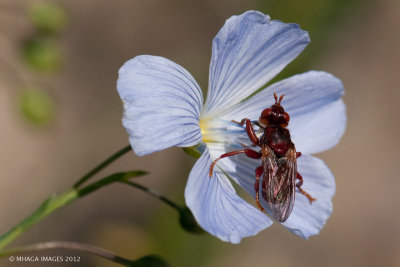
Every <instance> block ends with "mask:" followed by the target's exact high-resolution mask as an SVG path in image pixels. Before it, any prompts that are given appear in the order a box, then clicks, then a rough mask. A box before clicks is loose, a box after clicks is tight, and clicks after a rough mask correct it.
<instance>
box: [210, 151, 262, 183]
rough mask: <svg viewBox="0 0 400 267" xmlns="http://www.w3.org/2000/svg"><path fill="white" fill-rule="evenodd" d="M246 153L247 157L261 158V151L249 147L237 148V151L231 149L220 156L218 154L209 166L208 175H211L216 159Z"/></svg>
mask: <svg viewBox="0 0 400 267" xmlns="http://www.w3.org/2000/svg"><path fill="white" fill-rule="evenodd" d="M243 153H244V154H246V156H248V157H249V158H252V159H260V158H261V153H259V152H257V151H254V150H251V149H242V150H238V151H232V152H228V153H225V154H222V155H221V156H219V158H217V159H216V160H214V161H213V163H212V164H211V166H210V172H209V176H210V177H211V176H212V174H213V170H214V165H215V163H217V161H218V160H220V159H223V158H226V157H230V156H234V155H237V154H243Z"/></svg>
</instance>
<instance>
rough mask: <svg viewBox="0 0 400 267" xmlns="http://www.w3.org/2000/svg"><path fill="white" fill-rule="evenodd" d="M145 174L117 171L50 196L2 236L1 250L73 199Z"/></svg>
mask: <svg viewBox="0 0 400 267" xmlns="http://www.w3.org/2000/svg"><path fill="white" fill-rule="evenodd" d="M145 174H146V172H144V171H132V172H121V173H115V174H112V175H109V176H107V177H105V178H103V179H100V180H99V181H97V182H94V183H92V184H90V185H88V186H86V187H84V188H82V189H75V188H73V189H70V190H68V191H67V192H65V193H63V194H61V195H59V196H52V197H50V198H49V199H47V200H46V201H44V202H43V204H42V205H40V206H39V208H38V209H37V210H36V211H35V212H33V213H32V214H31V215H29V216H28V217H27V218H26V219H25V220H23V221H22V222H20V223H19V224H18V225H16V226H15V227H14V228H12V229H11V230H10V231H8V232H6V233H5V234H3V235H2V236H0V251H1V250H2V249H4V248H5V247H6V246H7V245H8V244H9V243H11V242H12V241H14V240H15V239H16V238H18V237H19V236H20V235H21V234H23V233H24V232H25V231H26V230H28V229H29V228H31V227H32V226H34V225H35V224H36V223H38V222H39V221H41V220H42V219H44V218H45V217H47V215H49V214H50V213H52V212H54V211H55V210H57V209H59V208H61V207H63V206H65V205H67V204H69V203H71V202H72V201H74V200H76V199H78V198H81V197H83V196H86V195H88V194H90V193H92V192H94V191H96V190H98V189H100V188H102V187H104V186H106V185H109V184H112V183H115V182H122V181H125V180H128V179H129V178H132V177H137V176H142V175H145Z"/></svg>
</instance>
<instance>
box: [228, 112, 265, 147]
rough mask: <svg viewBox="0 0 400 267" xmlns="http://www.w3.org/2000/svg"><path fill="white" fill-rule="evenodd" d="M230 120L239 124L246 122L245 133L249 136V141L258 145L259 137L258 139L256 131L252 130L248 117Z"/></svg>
mask: <svg viewBox="0 0 400 267" xmlns="http://www.w3.org/2000/svg"><path fill="white" fill-rule="evenodd" d="M232 122H234V123H237V124H239V125H241V126H243V125H244V124H245V123H246V133H247V135H248V136H249V138H250V140H251V142H252V143H253V144H254V145H255V146H260V139H258V137H257V135H256V132H255V131H254V128H253V126H252V125H251V121H250V119H247V118H245V119H243V120H241V121H240V122H237V121H234V120H232Z"/></svg>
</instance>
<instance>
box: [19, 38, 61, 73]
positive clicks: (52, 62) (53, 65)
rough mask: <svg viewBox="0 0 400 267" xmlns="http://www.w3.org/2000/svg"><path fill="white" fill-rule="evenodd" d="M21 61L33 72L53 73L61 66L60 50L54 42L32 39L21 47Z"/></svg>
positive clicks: (46, 39)
mask: <svg viewBox="0 0 400 267" xmlns="http://www.w3.org/2000/svg"><path fill="white" fill-rule="evenodd" d="M22 52H23V53H22V54H23V59H24V61H25V63H26V64H27V65H28V66H29V67H31V68H32V69H34V70H37V71H41V72H54V71H56V70H58V69H59V67H60V66H61V61H62V60H61V58H62V56H61V50H60V48H59V46H58V45H57V43H56V42H55V41H54V40H51V39H49V38H45V37H38V36H37V37H34V38H31V39H29V40H27V41H26V42H25V43H24V46H23V51H22Z"/></svg>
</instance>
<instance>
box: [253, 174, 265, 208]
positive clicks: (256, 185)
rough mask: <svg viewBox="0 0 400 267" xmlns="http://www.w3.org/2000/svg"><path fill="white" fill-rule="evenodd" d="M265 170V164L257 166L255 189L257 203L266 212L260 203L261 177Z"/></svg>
mask: <svg viewBox="0 0 400 267" xmlns="http://www.w3.org/2000/svg"><path fill="white" fill-rule="evenodd" d="M263 171H264V168H263V166H260V167H257V169H256V182H255V183H254V190H255V191H256V203H257V206H258V208H259V209H260V210H261V211H262V212H264V211H265V210H264V208H263V207H262V206H261V204H260V177H261V175H262V173H263Z"/></svg>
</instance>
